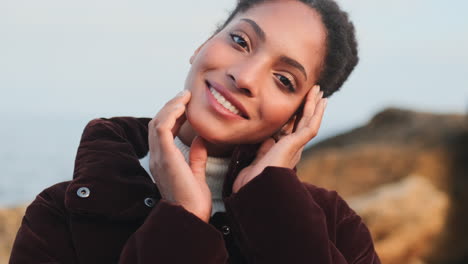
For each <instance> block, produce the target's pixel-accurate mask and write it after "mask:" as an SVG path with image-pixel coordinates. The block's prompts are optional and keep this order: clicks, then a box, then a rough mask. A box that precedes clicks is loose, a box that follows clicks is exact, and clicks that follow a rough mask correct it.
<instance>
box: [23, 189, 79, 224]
mask: <svg viewBox="0 0 468 264" xmlns="http://www.w3.org/2000/svg"><path fill="white" fill-rule="evenodd" d="M69 184H70V181H66V182H60V183H57V184H55V185H53V186H51V187H49V188H47V189H45V190H43V191H42V192H41V193H39V194H38V195H37V196H36V198H35V199H34V201H33V202H32V203H31V204H30V205H29V206H28V207H27V209H26V213H25V216H24V218H25V220H29V219H48V220H49V221H52V220H53V221H54V222H57V221H58V222H63V221H64V220H65V219H66V215H67V210H66V208H65V203H64V201H65V193H66V190H67V188H68V186H69ZM29 223H30V224H32V225H34V224H39V223H38V222H37V221H30V222H29ZM43 224H45V223H43Z"/></svg>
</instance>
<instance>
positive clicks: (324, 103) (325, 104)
mask: <svg viewBox="0 0 468 264" xmlns="http://www.w3.org/2000/svg"><path fill="white" fill-rule="evenodd" d="M327 104H328V99H327V98H323V108H325V107H327Z"/></svg>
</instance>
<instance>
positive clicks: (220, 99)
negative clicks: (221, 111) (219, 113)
mask: <svg viewBox="0 0 468 264" xmlns="http://www.w3.org/2000/svg"><path fill="white" fill-rule="evenodd" d="M210 92H211V94H212V95H213V96H214V98H216V101H218V103H220V104H221V105H222V106H224V108H226V109H227V110H229V111H231V112H232V113H234V114H236V115H239V114H240V111H239V109H237V108H236V107H235V106H233V105H232V104H231V102H229V101H228V100H226V98H224V96H222V95H221V94H220V93H218V91H216V90H215V89H213V88H211V87H210Z"/></svg>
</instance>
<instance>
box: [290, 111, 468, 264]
mask: <svg viewBox="0 0 468 264" xmlns="http://www.w3.org/2000/svg"><path fill="white" fill-rule="evenodd" d="M297 169H298V175H299V177H300V178H301V179H302V180H304V181H306V182H310V183H312V184H315V185H318V186H321V187H325V188H327V189H331V190H336V191H338V193H339V194H340V195H341V196H343V197H344V198H345V200H347V201H355V200H354V199H358V200H360V201H361V202H360V203H359V204H363V203H364V202H363V200H362V199H368V200H367V204H366V206H367V207H368V208H375V210H377V208H379V207H380V209H381V211H382V212H379V213H380V214H381V215H379V216H378V218H380V219H385V222H381V223H380V224H379V225H375V224H374V223H373V222H372V219H373V218H372V217H370V216H367V214H370V213H369V212H367V211H366V212H363V214H364V215H365V221H370V222H368V223H367V224H368V225H369V227H370V230H371V233H372V234H374V237H375V239H376V244H377V242H378V244H377V245H378V252H379V254H380V255H382V257H383V258H385V261H386V262H384V263H411V262H412V261H423V262H424V263H427V264H439V263H440V264H442V263H444V264H446V263H451V264H452V263H453V264H458V263H460V264H461V263H468V229H466V228H465V223H468V192H467V191H466V190H467V189H468V115H462V114H432V113H421V112H415V111H409V110H402V109H394V108H391V109H387V110H384V111H382V112H381V113H379V114H377V115H376V116H375V117H374V118H372V120H370V122H369V123H368V124H366V125H364V126H362V127H359V128H356V129H353V130H351V131H350V132H347V133H344V134H341V135H337V136H334V137H331V138H329V139H326V140H324V141H321V142H318V143H316V144H315V145H313V146H312V147H310V148H308V149H306V150H305V151H304V153H303V157H302V160H301V162H300V163H299V164H298V166H297ZM411 175H418V178H419V179H424V181H426V183H424V184H423V186H426V187H421V188H423V189H421V190H419V191H421V192H423V193H424V194H425V195H428V194H429V193H431V192H433V193H434V194H435V193H438V192H442V193H443V194H445V195H446V197H447V201H448V208H447V209H445V210H442V207H443V206H442V205H441V204H442V202H441V201H442V199H443V198H434V199H436V200H434V201H431V202H433V203H434V204H438V203H440V204H439V205H438V206H435V207H434V208H430V210H433V213H434V215H433V219H432V220H431V221H433V222H431V223H426V224H424V225H421V226H419V227H418V228H417V229H414V228H407V227H410V226H411V224H410V223H406V222H404V221H410V218H408V217H409V216H405V215H404V214H405V213H407V211H406V210H401V211H400V210H394V208H392V206H393V207H394V206H395V205H393V204H391V203H389V202H387V203H385V205H379V202H377V201H380V200H379V199H380V198H379V199H377V197H376V196H372V195H370V194H369V193H373V191H374V190H375V191H378V192H382V193H386V191H384V190H386V188H389V189H388V190H396V189H398V188H400V189H401V190H402V193H400V195H401V196H398V195H396V194H395V196H394V197H393V198H391V199H397V198H396V197H399V198H398V199H399V203H398V204H399V205H400V206H402V205H404V206H408V207H409V206H412V207H413V209H414V214H412V215H411V217H412V218H411V219H419V220H418V221H422V220H421V219H425V217H427V214H426V213H427V212H426V210H428V208H426V206H424V204H423V206H421V207H420V208H419V209H418V206H417V204H418V203H419V202H420V200H419V198H417V197H413V196H416V194H411V193H412V192H409V193H406V192H405V191H404V190H408V189H411V188H415V187H414V183H412V182H413V181H414V179H413V178H411V177H413V176H411ZM408 177H409V178H408ZM407 178H408V180H409V179H410V178H411V179H412V180H410V181H409V182H406V179H407ZM418 181H421V180H418ZM393 184H397V185H393ZM429 184H430V185H429ZM398 185H399V187H395V186H398ZM405 186H406V187H405ZM429 186H432V188H435V189H431V188H430V187H429ZM381 188H383V189H381ZM423 190H425V191H423ZM374 195H375V193H374ZM362 197H366V198H362ZM379 197H380V196H379ZM437 197H441V196H440V195H437ZM388 199H390V198H388ZM391 199H390V200H391ZM403 200H404V201H403ZM438 200H440V201H439V202H437V201H438ZM418 201H419V202H418ZM353 203H355V202H353ZM406 203H408V205H407V204H406ZM353 206H356V210H360V209H359V208H360V207H359V206H357V205H356V204H355V205H353ZM404 208H407V207H404ZM437 208H438V209H437ZM376 212H377V211H376ZM437 212H438V213H437ZM385 214H392V215H389V216H386V217H384V216H383V215H385ZM398 214H401V215H398ZM371 215H372V214H371ZM417 215H419V216H417ZM375 217H377V216H375ZM440 219H443V221H442V224H441V223H440ZM382 221H384V220H382ZM398 221H402V222H400V223H398V224H397V222H398ZM411 221H415V220H411ZM440 225H442V228H441V230H440V232H439V233H438V234H437V235H435V234H434V230H436V229H437V228H438V227H440ZM397 227H398V230H399V231H398V233H399V234H400V238H399V239H397V238H395V237H394V236H392V235H391V233H392V232H393V231H394V230H395V228H397ZM436 227H437V228H436ZM383 234H386V235H385V236H384V235H383ZM383 237H384V238H385V239H384V238H383ZM407 241H411V243H406V242H407ZM398 242H399V243H398ZM427 244H430V245H431V247H428V246H427ZM405 247H410V248H411V250H410V251H407V249H405ZM428 248H431V249H430V250H428ZM429 251H430V252H429ZM402 252H407V254H408V255H407V259H405V260H403V257H402V255H401V254H402ZM392 256H393V257H392Z"/></svg>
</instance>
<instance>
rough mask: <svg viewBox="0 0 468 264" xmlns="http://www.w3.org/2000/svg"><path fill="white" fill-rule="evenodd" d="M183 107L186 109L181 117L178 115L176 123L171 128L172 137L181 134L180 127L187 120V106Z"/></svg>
mask: <svg viewBox="0 0 468 264" xmlns="http://www.w3.org/2000/svg"><path fill="white" fill-rule="evenodd" d="M183 109H184V111H182V114H181V115H180V116H179V117H177V119H176V121H175V123H174V126H173V127H172V129H171V132H172V137H175V136H176V135H177V134H179V130H180V127H181V126H182V124H184V122H185V121H186V120H187V117H186V116H185V109H186V107H183Z"/></svg>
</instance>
